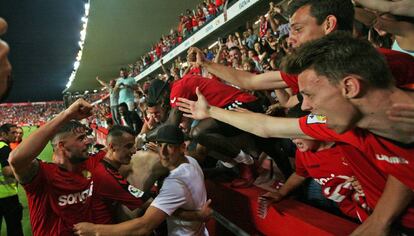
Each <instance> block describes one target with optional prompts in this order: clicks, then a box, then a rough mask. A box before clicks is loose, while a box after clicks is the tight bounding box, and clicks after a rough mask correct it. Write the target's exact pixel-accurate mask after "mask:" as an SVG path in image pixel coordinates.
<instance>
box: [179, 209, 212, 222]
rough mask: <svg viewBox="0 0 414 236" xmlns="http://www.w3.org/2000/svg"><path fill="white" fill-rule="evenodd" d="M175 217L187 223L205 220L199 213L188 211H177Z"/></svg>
mask: <svg viewBox="0 0 414 236" xmlns="http://www.w3.org/2000/svg"><path fill="white" fill-rule="evenodd" d="M173 215H174V216H176V217H178V218H180V219H182V220H185V221H202V220H204V219H203V218H202V216H201V215H200V214H199V211H187V210H182V209H177V210H176V211H175V212H174V214H173Z"/></svg>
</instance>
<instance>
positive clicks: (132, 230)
mask: <svg viewBox="0 0 414 236" xmlns="http://www.w3.org/2000/svg"><path fill="white" fill-rule="evenodd" d="M94 227H95V229H94V231H95V233H96V235H99V236H112V235H124V236H137V235H149V234H150V233H151V231H152V229H149V228H148V227H147V226H146V224H144V223H143V221H142V220H141V218H136V219H133V220H129V221H125V222H122V223H119V224H115V225H94Z"/></svg>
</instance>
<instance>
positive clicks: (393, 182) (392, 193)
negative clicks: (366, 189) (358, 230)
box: [370, 175, 414, 227]
mask: <svg viewBox="0 0 414 236" xmlns="http://www.w3.org/2000/svg"><path fill="white" fill-rule="evenodd" d="M413 196H414V193H413V191H412V190H411V189H410V188H408V187H407V186H406V185H404V184H403V183H401V182H400V181H399V180H398V179H396V178H395V177H393V176H392V175H389V176H388V179H387V183H386V185H385V188H384V191H383V193H382V195H381V198H380V199H379V200H378V203H377V205H376V206H375V209H374V212H373V213H372V214H371V216H370V217H373V218H374V219H376V222H378V223H380V224H382V225H383V226H385V227H389V226H390V225H391V224H392V223H393V222H394V221H395V219H396V218H397V217H399V216H400V215H401V213H402V212H403V211H404V210H405V209H406V208H407V206H408V204H409V203H410V202H411V200H412V199H413Z"/></svg>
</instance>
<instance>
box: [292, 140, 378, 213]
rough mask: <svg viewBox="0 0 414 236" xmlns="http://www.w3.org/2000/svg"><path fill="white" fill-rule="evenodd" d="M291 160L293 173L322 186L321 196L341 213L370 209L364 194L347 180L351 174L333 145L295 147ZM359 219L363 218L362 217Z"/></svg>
mask: <svg viewBox="0 0 414 236" xmlns="http://www.w3.org/2000/svg"><path fill="white" fill-rule="evenodd" d="M295 161H296V174H297V175H300V176H302V177H305V178H309V177H311V178H313V179H314V180H315V181H316V182H317V183H319V184H320V185H321V186H322V193H323V194H324V195H325V197H326V198H328V199H330V200H332V201H334V202H337V203H338V206H339V208H340V209H341V211H342V212H343V213H344V214H346V215H348V216H350V217H353V218H359V216H361V215H362V216H366V215H367V214H368V213H367V212H370V209H369V207H368V205H367V203H366V201H365V197H364V196H363V195H361V194H359V193H357V192H356V191H354V189H353V188H352V185H351V182H349V181H348V180H349V179H350V178H351V177H352V176H354V173H353V171H352V169H351V167H350V166H349V164H348V161H347V160H346V158H345V156H344V155H343V152H342V150H341V149H340V147H338V146H334V147H332V148H329V149H325V150H321V151H317V152H311V151H307V152H300V151H299V150H297V151H296V155H295ZM361 211H362V212H361ZM360 220H361V221H363V220H364V218H361V219H360Z"/></svg>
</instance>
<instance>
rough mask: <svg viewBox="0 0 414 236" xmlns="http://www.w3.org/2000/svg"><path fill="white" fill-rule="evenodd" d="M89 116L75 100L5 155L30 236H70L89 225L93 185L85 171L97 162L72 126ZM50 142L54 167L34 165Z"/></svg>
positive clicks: (84, 104)
mask: <svg viewBox="0 0 414 236" xmlns="http://www.w3.org/2000/svg"><path fill="white" fill-rule="evenodd" d="M91 111H92V106H91V105H90V104H88V103H87V102H85V101H84V100H82V99H79V100H77V101H76V102H74V103H73V104H72V105H71V106H70V107H69V108H68V109H66V110H65V111H64V112H62V113H60V114H59V115H58V116H56V117H55V118H54V119H53V120H51V121H49V122H48V123H46V124H45V125H43V126H42V127H40V128H39V129H38V130H36V131H35V132H34V133H33V134H32V135H30V136H29V137H28V138H27V139H25V140H23V141H22V143H21V144H20V145H19V146H18V147H17V148H16V149H15V150H14V151H13V152H12V153H11V154H10V157H9V162H10V166H11V168H12V170H13V172H14V175H15V176H16V179H17V180H18V181H19V182H20V183H21V184H22V185H23V187H24V189H25V190H26V195H27V199H28V203H29V212H30V221H31V225H32V231H33V235H42V236H44V235H73V230H72V227H73V225H74V224H75V223H77V222H81V221H85V220H90V219H91V214H92V211H91V202H92V189H93V181H92V179H91V178H90V173H89V172H88V171H87V170H90V169H92V168H94V167H95V166H96V165H97V164H98V163H99V160H101V159H102V157H96V158H90V157H89V155H88V146H89V145H90V141H89V140H88V139H87V134H86V128H85V127H84V126H83V125H82V124H81V123H79V122H78V121H75V120H74V119H76V120H80V119H83V118H86V117H88V116H89V115H90V114H91ZM49 141H51V144H52V147H53V163H46V162H42V161H40V160H38V159H36V157H37V156H38V155H39V154H40V152H41V151H42V150H43V149H44V147H45V146H46V145H47V143H48V142H49Z"/></svg>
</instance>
